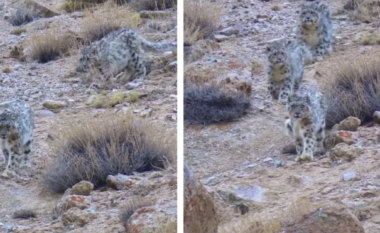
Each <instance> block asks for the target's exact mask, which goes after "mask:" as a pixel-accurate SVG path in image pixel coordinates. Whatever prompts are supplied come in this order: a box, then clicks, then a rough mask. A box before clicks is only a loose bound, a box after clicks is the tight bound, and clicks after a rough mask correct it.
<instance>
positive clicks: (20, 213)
mask: <svg viewBox="0 0 380 233" xmlns="http://www.w3.org/2000/svg"><path fill="white" fill-rule="evenodd" d="M12 217H13V218H21V219H29V218H35V217H37V214H36V212H35V211H34V210H31V209H20V210H16V211H15V212H14V213H13V216H12Z"/></svg>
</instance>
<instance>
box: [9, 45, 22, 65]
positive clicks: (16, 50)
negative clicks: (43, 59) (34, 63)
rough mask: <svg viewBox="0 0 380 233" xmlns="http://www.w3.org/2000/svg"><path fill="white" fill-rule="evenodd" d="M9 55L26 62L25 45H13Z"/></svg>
mask: <svg viewBox="0 0 380 233" xmlns="http://www.w3.org/2000/svg"><path fill="white" fill-rule="evenodd" d="M9 57H11V58H14V59H17V60H18V61H20V62H25V61H26V58H25V54H24V48H23V46H22V45H19V46H14V47H12V48H11V51H10V53H9Z"/></svg>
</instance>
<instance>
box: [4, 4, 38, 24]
mask: <svg viewBox="0 0 380 233" xmlns="http://www.w3.org/2000/svg"><path fill="white" fill-rule="evenodd" d="M35 17H36V13H35V12H34V11H33V10H31V9H28V8H18V9H16V10H14V11H11V12H10V16H9V18H8V22H9V23H10V24H12V26H21V25H24V24H27V23H30V22H32V21H33V20H34V18H35Z"/></svg>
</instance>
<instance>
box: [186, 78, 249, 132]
mask: <svg viewBox="0 0 380 233" xmlns="http://www.w3.org/2000/svg"><path fill="white" fill-rule="evenodd" d="M250 105H251V104H250V99H249V98H248V97H247V95H245V93H243V92H230V91H225V90H223V89H222V87H221V86H218V85H210V86H199V85H194V86H192V87H188V88H186V89H185V93H184V108H185V122H187V123H189V124H203V125H205V124H211V123H219V122H230V121H233V120H235V119H236V118H239V117H241V116H243V115H245V114H246V113H247V110H248V108H249V107H250Z"/></svg>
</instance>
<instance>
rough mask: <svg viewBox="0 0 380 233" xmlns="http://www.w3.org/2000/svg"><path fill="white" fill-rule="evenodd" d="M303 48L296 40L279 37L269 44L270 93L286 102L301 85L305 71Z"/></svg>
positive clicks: (274, 97)
mask: <svg viewBox="0 0 380 233" xmlns="http://www.w3.org/2000/svg"><path fill="white" fill-rule="evenodd" d="M303 54H304V53H303V49H302V48H301V47H300V46H299V45H298V44H297V43H295V42H294V41H292V40H289V39H279V40H275V41H272V42H271V43H269V44H268V45H267V55H268V82H269V87H268V90H269V93H270V95H271V96H272V98H273V99H274V100H280V102H281V103H282V104H286V101H287V99H288V96H289V95H290V94H292V93H293V92H295V91H297V90H298V89H299V87H300V85H301V81H302V78H303V72H304V57H303V56H304V55H303Z"/></svg>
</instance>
